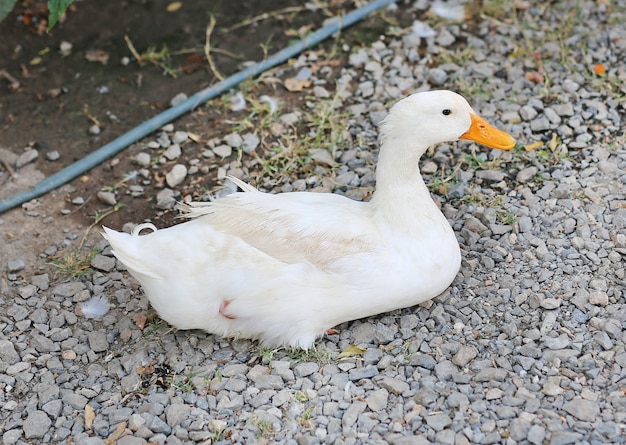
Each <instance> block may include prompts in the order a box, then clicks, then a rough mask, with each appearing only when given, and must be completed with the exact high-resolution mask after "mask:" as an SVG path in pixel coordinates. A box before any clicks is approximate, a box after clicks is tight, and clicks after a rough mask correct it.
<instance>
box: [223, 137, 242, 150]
mask: <svg viewBox="0 0 626 445" xmlns="http://www.w3.org/2000/svg"><path fill="white" fill-rule="evenodd" d="M224 142H226V143H227V144H228V145H230V146H231V147H233V148H239V147H241V145H242V144H243V138H242V137H241V135H240V134H239V133H231V134H229V135H227V136H226V137H225V138H224Z"/></svg>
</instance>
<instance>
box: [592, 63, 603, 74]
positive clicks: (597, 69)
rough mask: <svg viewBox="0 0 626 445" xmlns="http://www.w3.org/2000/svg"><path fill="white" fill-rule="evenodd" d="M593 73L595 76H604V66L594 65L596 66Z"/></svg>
mask: <svg viewBox="0 0 626 445" xmlns="http://www.w3.org/2000/svg"><path fill="white" fill-rule="evenodd" d="M593 72H594V73H595V74H596V76H604V75H605V74H606V68H605V67H604V64H602V63H596V65H595V66H594V67H593Z"/></svg>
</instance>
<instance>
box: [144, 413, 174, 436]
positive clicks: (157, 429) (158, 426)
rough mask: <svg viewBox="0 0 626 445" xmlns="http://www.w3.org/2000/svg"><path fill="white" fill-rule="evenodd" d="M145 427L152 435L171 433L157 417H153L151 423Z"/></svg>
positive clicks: (169, 428)
mask: <svg viewBox="0 0 626 445" xmlns="http://www.w3.org/2000/svg"><path fill="white" fill-rule="evenodd" d="M146 426H147V427H148V428H149V429H150V431H152V432H154V433H163V434H170V433H171V432H172V428H171V427H170V426H169V425H168V424H167V423H165V422H164V421H163V420H161V418H160V417H159V416H154V417H153V418H152V421H151V422H150V423H149V424H146Z"/></svg>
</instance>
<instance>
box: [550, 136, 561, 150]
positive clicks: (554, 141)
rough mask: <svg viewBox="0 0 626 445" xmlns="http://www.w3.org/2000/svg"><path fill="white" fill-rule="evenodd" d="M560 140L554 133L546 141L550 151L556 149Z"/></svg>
mask: <svg viewBox="0 0 626 445" xmlns="http://www.w3.org/2000/svg"><path fill="white" fill-rule="evenodd" d="M560 142H561V140H560V139H559V137H558V136H557V135H556V134H553V135H552V139H550V142H548V148H549V149H550V151H554V150H556V148H557V147H558V146H559V143H560Z"/></svg>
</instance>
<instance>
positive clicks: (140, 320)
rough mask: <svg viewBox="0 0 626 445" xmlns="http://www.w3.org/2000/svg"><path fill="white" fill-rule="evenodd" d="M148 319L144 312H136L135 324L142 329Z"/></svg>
mask: <svg viewBox="0 0 626 445" xmlns="http://www.w3.org/2000/svg"><path fill="white" fill-rule="evenodd" d="M147 321H148V317H147V315H146V314H144V313H140V314H137V316H136V317H135V326H137V327H138V328H139V329H141V330H142V331H143V328H145V327H146V322H147Z"/></svg>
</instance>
